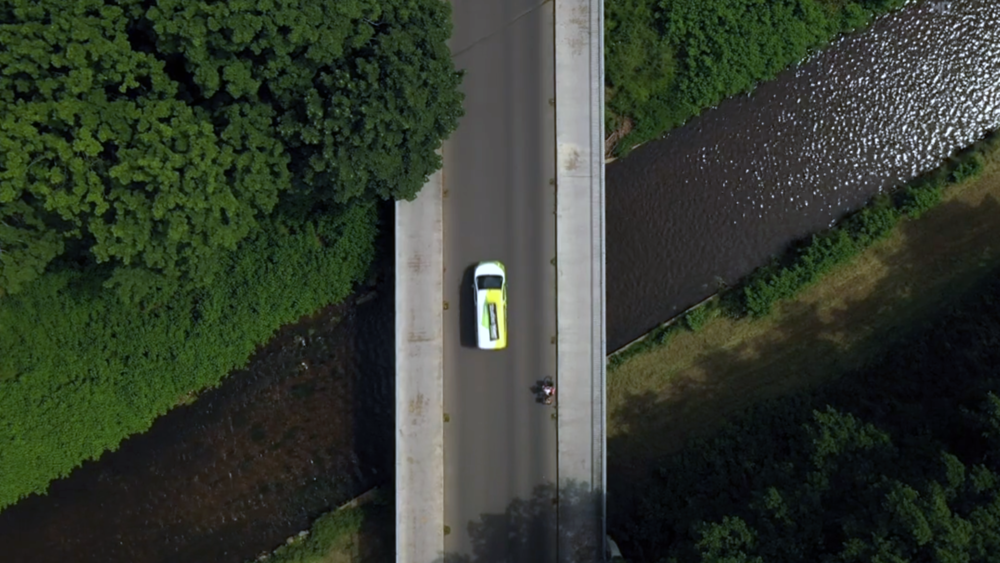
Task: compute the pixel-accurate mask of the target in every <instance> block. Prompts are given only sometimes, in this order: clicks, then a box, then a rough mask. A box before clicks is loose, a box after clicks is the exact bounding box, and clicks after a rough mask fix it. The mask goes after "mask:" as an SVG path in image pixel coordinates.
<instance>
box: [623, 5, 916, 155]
mask: <svg viewBox="0 0 1000 563" xmlns="http://www.w3.org/2000/svg"><path fill="white" fill-rule="evenodd" d="M904 3H905V2H904V0H860V1H859V2H850V3H845V2H843V1H842V0H803V1H802V2H801V3H800V4H801V6H799V7H798V8H792V7H791V6H789V5H788V4H787V3H781V2H763V3H733V2H728V1H726V2H723V1H719V0H708V1H707V2H706V1H704V0H675V1H673V2H656V1H654V0H609V1H608V2H607V4H606V5H605V22H606V23H605V32H606V33H605V35H606V37H607V47H606V49H607V51H606V53H607V54H606V57H607V64H606V68H607V74H606V77H605V83H606V92H607V93H606V96H605V97H606V100H607V101H606V106H607V109H606V114H607V120H606V124H605V130H606V139H607V141H606V147H605V149H606V150H605V154H606V156H607V157H609V158H611V157H618V158H620V157H622V156H625V155H626V154H627V153H628V152H629V151H630V150H631V149H632V148H634V147H635V146H636V145H639V144H642V143H645V142H646V141H650V140H652V139H655V138H658V137H660V136H662V135H663V134H664V133H666V132H667V131H669V130H670V129H673V128H675V127H677V126H679V125H681V124H683V123H684V122H686V121H687V120H688V119H690V118H691V117H694V116H695V115H698V114H699V113H700V112H701V111H702V110H703V109H704V108H708V107H712V106H714V105H716V104H717V103H719V102H720V101H722V100H723V99H725V98H728V97H730V96H733V95H736V94H740V93H743V92H748V91H751V90H753V89H754V87H755V86H756V85H757V83H759V82H762V81H766V80H770V79H772V78H774V77H775V76H776V75H777V74H778V73H779V72H780V71H781V70H783V69H785V68H787V67H788V66H790V65H792V64H794V63H796V62H798V61H801V60H803V59H804V58H806V56H807V55H808V54H809V53H811V52H815V51H816V50H817V49H819V48H822V47H823V46H825V45H827V44H828V43H830V42H831V41H832V40H833V39H835V38H836V37H837V36H838V35H840V34H842V33H847V32H852V31H855V30H858V29H862V28H864V27H866V26H867V25H868V24H869V23H870V22H871V21H872V20H873V19H874V18H875V17H877V16H878V15H881V14H884V13H886V12H889V11H891V10H893V9H895V8H898V7H899V6H902V5H903V4H904Z"/></svg>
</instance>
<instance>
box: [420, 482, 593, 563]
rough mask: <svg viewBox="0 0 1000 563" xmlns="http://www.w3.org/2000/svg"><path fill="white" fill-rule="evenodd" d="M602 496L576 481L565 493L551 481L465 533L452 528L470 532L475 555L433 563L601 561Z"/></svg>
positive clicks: (448, 556) (446, 557)
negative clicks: (558, 489)
mask: <svg viewBox="0 0 1000 563" xmlns="http://www.w3.org/2000/svg"><path fill="white" fill-rule="evenodd" d="M602 496H603V495H602V494H601V493H600V492H592V491H590V490H589V488H588V487H586V486H585V485H583V484H580V483H576V482H569V483H568V484H567V485H565V486H564V487H563V488H562V490H560V491H557V490H556V487H555V485H553V484H551V483H546V484H542V485H538V486H536V487H535V489H534V491H532V494H531V497H529V498H527V499H521V498H517V499H514V500H513V501H512V502H511V503H510V504H509V505H508V506H507V510H506V512H504V513H503V514H483V515H482V516H480V518H479V520H478V521H473V522H468V523H467V526H466V528H465V529H464V530H461V529H452V530H451V531H450V533H451V534H462V533H466V534H468V536H469V539H470V541H471V543H472V553H471V554H467V553H464V554H459V553H446V554H445V555H444V557H442V558H440V559H438V560H437V561H435V562H434V563H508V562H509V561H525V562H528V561H531V562H532V563H544V562H546V561H551V562H556V561H558V562H559V563H597V562H598V561H600V560H601V558H600V555H601V549H602V538H601V526H600V524H601V523H600V520H599V518H600V514H601V504H602Z"/></svg>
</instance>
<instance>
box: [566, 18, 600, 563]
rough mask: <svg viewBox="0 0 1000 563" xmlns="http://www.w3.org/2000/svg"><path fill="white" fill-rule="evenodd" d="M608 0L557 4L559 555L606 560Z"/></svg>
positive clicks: (575, 561) (578, 560)
mask: <svg viewBox="0 0 1000 563" xmlns="http://www.w3.org/2000/svg"><path fill="white" fill-rule="evenodd" d="M603 18H604V3H603V0H555V45H556V47H555V61H556V65H555V81H556V82H555V84H556V150H557V155H556V156H557V161H556V189H557V191H556V260H557V264H556V266H557V267H556V292H557V299H556V307H557V309H556V324H557V330H558V332H557V334H558V336H557V378H558V380H557V385H558V387H559V405H558V425H557V428H558V441H559V453H558V465H559V485H560V487H561V489H562V490H563V491H569V490H572V491H574V492H573V498H572V499H569V498H563V500H562V501H561V502H560V505H559V536H560V539H559V561H560V562H566V563H570V562H572V563H587V562H591V561H601V560H602V559H603V550H604V530H605V523H604V517H605V516H604V515H605V502H604V492H605V488H606V487H605V484H606V479H605V474H604V471H605V457H606V452H605V446H606V432H605V410H606V405H605V395H604V392H605V370H606V358H605V351H606V348H607V344H606V341H605V326H604V323H605V309H604V307H605V300H604V285H605V275H604V253H605V247H604V41H603V39H604V37H603V30H604V22H603Z"/></svg>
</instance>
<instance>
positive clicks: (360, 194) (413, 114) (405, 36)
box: [0, 0, 461, 294]
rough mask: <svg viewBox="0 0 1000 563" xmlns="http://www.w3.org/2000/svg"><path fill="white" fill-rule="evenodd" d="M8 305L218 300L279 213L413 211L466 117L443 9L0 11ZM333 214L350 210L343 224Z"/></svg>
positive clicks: (9, 1) (2, 275) (417, 4)
mask: <svg viewBox="0 0 1000 563" xmlns="http://www.w3.org/2000/svg"><path fill="white" fill-rule="evenodd" d="M0 15H3V16H4V17H3V20H2V21H3V22H4V23H3V24H0V45H3V47H2V48H0V69H2V71H3V80H2V81H0V105H2V111H0V288H2V290H6V291H7V292H16V291H18V290H19V289H21V288H22V287H24V286H25V285H26V284H28V283H30V282H31V281H32V280H33V279H35V278H37V277H38V276H39V275H41V274H42V273H43V272H44V271H46V268H49V267H51V266H52V264H53V263H54V262H56V261H57V259H60V260H61V263H62V264H63V265H65V264H77V265H79V264H105V265H109V266H111V267H112V269H111V270H109V272H111V273H110V274H109V275H110V279H111V281H112V282H113V283H114V284H116V285H118V286H119V287H121V288H131V289H130V290H128V291H126V292H125V293H129V294H133V293H137V292H138V293H137V294H141V291H140V290H141V287H142V286H143V285H145V284H146V283H147V282H148V281H150V280H151V278H150V275H153V276H154V278H155V279H156V280H159V281H157V282H156V283H157V285H159V286H162V287H166V286H169V285H171V284H172V283H174V284H175V283H176V280H178V279H184V280H188V281H192V282H194V283H195V284H196V285H197V284H204V283H208V282H210V281H211V279H212V278H213V276H214V275H215V274H216V273H217V271H218V264H219V263H220V256H221V255H222V254H223V253H227V252H230V251H232V250H233V249H235V248H236V245H237V243H238V242H239V241H241V240H243V239H244V238H245V237H247V236H248V235H249V234H250V233H251V232H253V231H254V229H256V228H257V227H258V224H259V221H260V219H261V218H262V217H264V216H266V215H268V214H270V213H271V212H272V210H273V209H274V208H275V206H276V204H278V203H279V200H280V199H281V198H287V197H290V196H289V194H290V193H292V192H291V191H292V188H293V187H295V191H294V195H295V197H297V198H298V199H300V200H304V201H306V203H307V204H308V205H313V204H316V203H317V202H322V201H324V200H329V201H331V202H335V203H338V204H346V203H349V202H353V201H356V200H357V201H362V200H371V199H373V198H412V197H413V196H414V195H415V194H416V192H417V191H418V190H419V188H420V187H421V186H422V185H423V183H424V181H425V180H426V177H427V176H428V175H429V174H430V173H432V172H433V171H434V170H435V169H436V168H437V167H439V165H440V158H439V157H438V156H437V155H436V153H435V150H436V149H437V148H438V147H439V146H440V143H441V140H442V139H443V138H444V137H445V136H446V135H447V134H448V133H449V132H450V131H451V130H453V129H454V128H455V126H456V125H457V120H458V117H459V116H460V114H461V94H460V93H459V92H458V89H457V86H458V83H459V80H460V77H459V74H458V73H456V72H455V71H454V67H453V65H452V62H451V59H450V56H449V53H448V50H447V47H446V43H445V42H446V40H447V38H448V35H449V33H450V24H449V20H448V18H449V12H448V7H447V5H446V4H445V3H443V2H440V1H439V0H390V1H387V2H375V1H362V0H358V1H347V2H327V1H322V0H275V1H273V2H267V1H265V2H245V1H241V0H230V1H223V2H197V1H183V2H182V1H177V0H160V1H157V2H153V1H152V0H145V1H144V0H120V1H118V2H110V1H108V2H106V1H105V0H41V1H35V0H0ZM341 209H342V205H341Z"/></svg>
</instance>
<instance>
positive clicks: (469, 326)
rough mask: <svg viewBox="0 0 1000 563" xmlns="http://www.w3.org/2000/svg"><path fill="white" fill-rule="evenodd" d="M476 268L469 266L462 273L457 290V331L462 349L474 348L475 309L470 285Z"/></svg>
mask: <svg viewBox="0 0 1000 563" xmlns="http://www.w3.org/2000/svg"><path fill="white" fill-rule="evenodd" d="M475 274H476V266H475V265H473V266H469V267H468V268H466V269H465V271H464V272H463V273H462V285H461V286H459V288H458V293H459V295H458V324H459V327H458V331H459V340H460V342H461V345H462V347H463V348H475V347H476V320H477V319H476V316H477V315H476V307H475V305H474V304H473V302H472V297H473V295H472V283H473V281H474V280H473V278H474V277H475Z"/></svg>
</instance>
